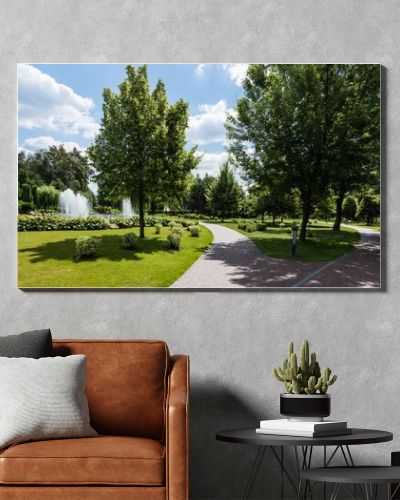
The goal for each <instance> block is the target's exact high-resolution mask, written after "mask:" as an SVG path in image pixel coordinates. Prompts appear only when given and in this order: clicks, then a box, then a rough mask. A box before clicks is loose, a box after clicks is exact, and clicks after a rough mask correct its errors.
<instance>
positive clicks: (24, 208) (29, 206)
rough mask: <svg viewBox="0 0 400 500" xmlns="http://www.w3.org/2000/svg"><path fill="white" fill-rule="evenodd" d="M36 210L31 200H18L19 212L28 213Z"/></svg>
mask: <svg viewBox="0 0 400 500" xmlns="http://www.w3.org/2000/svg"><path fill="white" fill-rule="evenodd" d="M33 210H35V205H34V203H32V202H31V201H19V202H18V212H19V213H20V214H28V213H29V212H33Z"/></svg>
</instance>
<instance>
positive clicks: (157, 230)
mask: <svg viewBox="0 0 400 500" xmlns="http://www.w3.org/2000/svg"><path fill="white" fill-rule="evenodd" d="M162 227H163V226H162V224H160V223H159V222H157V224H155V225H154V234H160V233H161V228H162Z"/></svg>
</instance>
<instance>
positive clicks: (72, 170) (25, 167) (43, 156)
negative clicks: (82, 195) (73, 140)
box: [18, 145, 92, 192]
mask: <svg viewBox="0 0 400 500" xmlns="http://www.w3.org/2000/svg"><path fill="white" fill-rule="evenodd" d="M91 174H92V169H91V167H90V165H89V163H88V159H87V157H86V156H85V155H83V154H82V153H81V152H80V151H78V150H77V149H73V150H72V151H66V150H65V149H64V146H62V145H60V146H51V147H50V148H49V149H48V150H40V151H37V152H36V153H34V154H31V155H28V156H27V155H26V154H25V153H23V152H21V153H19V155H18V182H19V186H20V187H21V186H22V184H25V183H27V184H30V185H31V186H42V185H48V186H50V185H51V186H54V187H55V188H56V189H59V190H64V189H67V188H70V189H72V190H73V191H75V192H78V191H80V192H84V191H87V190H88V183H89V180H90V176H91Z"/></svg>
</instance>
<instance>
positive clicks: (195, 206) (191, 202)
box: [187, 174, 215, 214]
mask: <svg viewBox="0 0 400 500" xmlns="http://www.w3.org/2000/svg"><path fill="white" fill-rule="evenodd" d="M214 181H215V178H214V177H212V176H209V175H208V174H206V175H205V177H204V178H203V179H202V178H201V177H199V176H197V177H196V178H195V180H194V183H193V184H192V187H191V189H190V192H189V196H188V200H187V208H188V210H189V211H190V212H196V213H198V214H207V213H208V212H209V207H208V200H207V195H208V192H209V190H210V187H211V185H212V184H213V183H214Z"/></svg>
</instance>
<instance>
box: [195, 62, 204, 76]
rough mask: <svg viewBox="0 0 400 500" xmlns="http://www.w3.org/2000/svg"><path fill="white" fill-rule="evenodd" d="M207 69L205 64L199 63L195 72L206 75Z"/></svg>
mask: <svg viewBox="0 0 400 500" xmlns="http://www.w3.org/2000/svg"><path fill="white" fill-rule="evenodd" d="M205 69H206V65H205V64H198V65H197V66H196V69H195V70H194V72H195V74H196V75H197V76H203V75H204V70H205Z"/></svg>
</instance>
